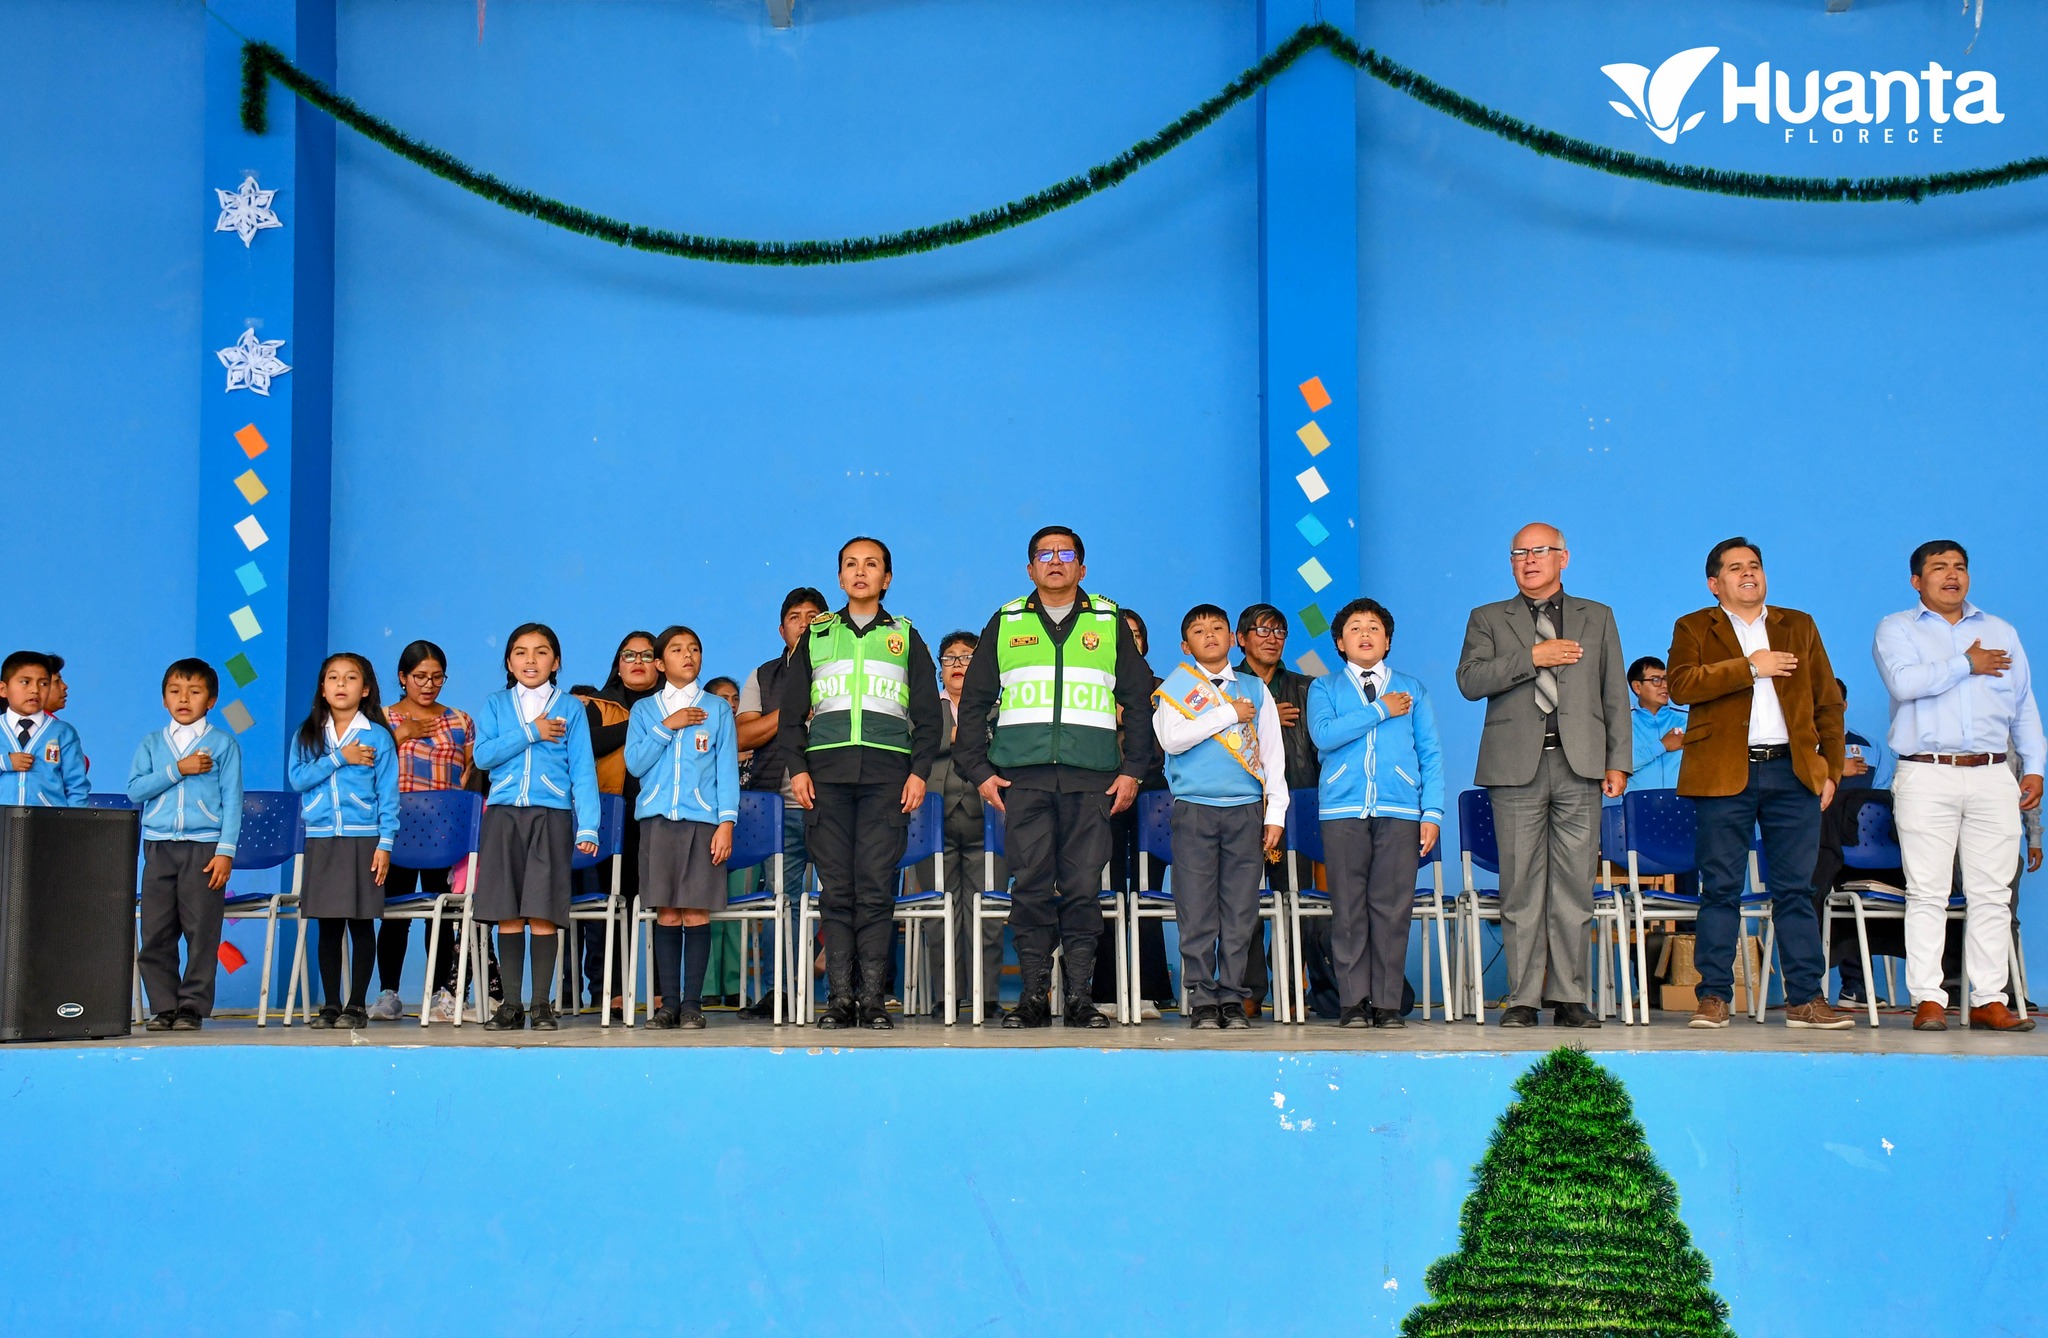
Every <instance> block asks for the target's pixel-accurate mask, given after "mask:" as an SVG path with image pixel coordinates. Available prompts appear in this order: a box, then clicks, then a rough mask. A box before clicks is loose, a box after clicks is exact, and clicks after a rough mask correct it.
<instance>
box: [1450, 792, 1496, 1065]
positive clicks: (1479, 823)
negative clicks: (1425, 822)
mask: <svg viewBox="0 0 2048 1338" xmlns="http://www.w3.org/2000/svg"><path fill="white" fill-rule="evenodd" d="M1458 865H1459V869H1460V871H1461V872H1462V873H1463V874H1464V880H1463V886H1462V887H1461V888H1460V889H1459V892H1458V899H1457V902H1456V903H1455V904H1454V905H1453V907H1452V908H1451V913H1452V916H1453V917H1454V920H1455V925H1454V928H1455V931H1456V934H1457V942H1456V944H1455V952H1456V956H1457V959H1458V964H1457V973H1456V980H1457V986H1458V999H1459V1001H1460V1003H1461V1004H1462V1006H1463V1007H1464V1008H1465V1009H1466V1010H1467V1011H1468V1012H1470V1013H1471V1015H1472V1020H1473V1021H1474V1022H1475V1023H1480V1024H1482V1025H1483V1024H1484V1023H1485V1021H1486V997H1485V996H1486V975H1485V972H1486V968H1485V966H1484V965H1483V964H1482V963H1481V962H1480V960H1479V925H1480V922H1481V921H1483V920H1491V921H1493V922H1494V923H1495V924H1499V923H1500V889H1499V888H1498V887H1481V886H1479V879H1478V874H1479V872H1480V871H1481V870H1484V871H1485V872H1487V873H1490V874H1492V875H1494V878H1495V880H1496V881H1498V879H1499V877H1500V844H1499V842H1498V841H1497V840H1496V839H1495V836H1494V831H1493V797H1492V796H1491V795H1489V794H1487V792H1486V791H1484V790H1461V791H1459V793H1458Z"/></svg>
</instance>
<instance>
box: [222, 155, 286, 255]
mask: <svg viewBox="0 0 2048 1338" xmlns="http://www.w3.org/2000/svg"><path fill="white" fill-rule="evenodd" d="M213 193H214V194H215V195H218V196H220V220H219V221H218V222H216V223H215V224H214V225H213V230H214V231H215V232H232V233H234V234H236V235H237V236H239V237H240V238H241V239H242V245H244V246H249V245H251V244H253V243H254V242H255V240H256V234H257V233H259V232H261V231H263V230H264V229H265V228H281V227H283V226H284V220H283V219H281V218H279V217H278V216H277V211H276V210H274V209H272V208H271V207H270V202H271V200H272V199H274V198H275V197H276V195H277V192H276V191H274V190H258V189H257V188H256V177H255V174H254V173H251V174H250V175H248V176H246V177H243V178H242V188H241V189H240V190H236V191H225V190H222V189H221V188H220V187H218V186H216V187H214V189H213Z"/></svg>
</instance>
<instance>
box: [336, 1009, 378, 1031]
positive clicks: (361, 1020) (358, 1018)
mask: <svg viewBox="0 0 2048 1338" xmlns="http://www.w3.org/2000/svg"><path fill="white" fill-rule="evenodd" d="M335 1025H337V1026H339V1027H342V1028H345V1029H346V1030H348V1031H361V1030H362V1029H363V1028H365V1027H367V1026H369V1025H370V1015H369V1014H368V1013H366V1012H364V1011H363V1010H362V1009H360V1008H357V1007H355V1006H354V1005H353V1004H351V1005H350V1006H349V1007H347V1008H344V1009H342V1010H341V1016H340V1017H339V1018H337V1019H336V1020H335Z"/></svg>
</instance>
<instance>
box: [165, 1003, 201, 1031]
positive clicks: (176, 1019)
mask: <svg viewBox="0 0 2048 1338" xmlns="http://www.w3.org/2000/svg"><path fill="white" fill-rule="evenodd" d="M171 1030H172V1031H198V1030H199V1010H198V1009H196V1008H180V1009H179V1010H178V1011H177V1013H176V1014H175V1015H174V1016H173V1017H172V1018H171Z"/></svg>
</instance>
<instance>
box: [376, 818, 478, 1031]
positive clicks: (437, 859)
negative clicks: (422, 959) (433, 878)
mask: <svg viewBox="0 0 2048 1338" xmlns="http://www.w3.org/2000/svg"><path fill="white" fill-rule="evenodd" d="M483 814H484V797H483V796H482V795H480V794H476V793H474V792H472V791H469V790H418V791H414V792H412V793H410V794H402V795H400V796H399V797H398V839H397V840H396V841H394V842H393V843H392V846H391V863H392V864H393V865H394V866H395V867H397V868H401V869H453V868H454V867H455V866H456V865H458V864H467V865H468V876H467V879H466V880H465V882H464V884H463V885H464V886H465V887H474V886H476V846H477V834H478V832H479V830H480V829H481V827H482V825H483ZM456 898H457V894H456V893H454V892H452V891H450V892H428V891H426V890H425V889H424V888H422V887H420V886H419V885H417V884H415V885H414V887H413V890H412V891H411V892H410V893H407V894H406V895H404V896H401V897H386V898H385V899H384V918H385V919H386V920H423V921H425V922H426V925H427V952H426V959H427V964H426V974H425V975H424V976H422V977H421V980H420V1025H421V1026H422V1027H424V1026H426V1025H427V1023H428V1022H429V1021H430V1020H431V1019H430V1016H429V1015H430V1013H431V1012H432V1011H433V1010H432V1009H430V1008H429V1007H428V1002H429V1000H430V999H431V998H432V996H433V993H434V969H435V967H436V966H437V965H439V961H440V953H441V920H442V918H443V917H444V916H446V915H448V914H450V913H451V912H453V910H454V908H455V901H456ZM461 920H462V925H463V933H464V936H465V938H466V937H467V935H468V933H469V931H470V926H471V924H472V921H471V919H470V917H469V916H468V915H467V914H464V915H463V916H462V917H461ZM461 988H462V982H461V981H460V980H457V982H456V998H457V999H458V1000H460V998H461ZM483 994H484V991H483V990H482V989H479V990H478V991H477V1020H478V1021H479V1022H481V1021H482V1020H483V1005H484V1000H483Z"/></svg>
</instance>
